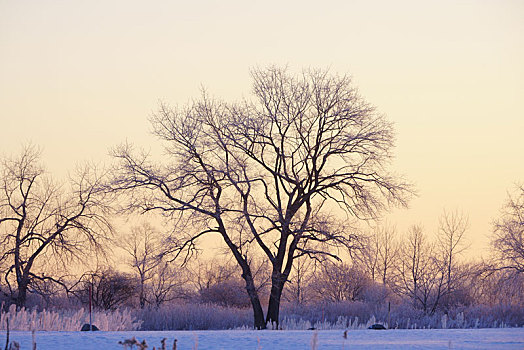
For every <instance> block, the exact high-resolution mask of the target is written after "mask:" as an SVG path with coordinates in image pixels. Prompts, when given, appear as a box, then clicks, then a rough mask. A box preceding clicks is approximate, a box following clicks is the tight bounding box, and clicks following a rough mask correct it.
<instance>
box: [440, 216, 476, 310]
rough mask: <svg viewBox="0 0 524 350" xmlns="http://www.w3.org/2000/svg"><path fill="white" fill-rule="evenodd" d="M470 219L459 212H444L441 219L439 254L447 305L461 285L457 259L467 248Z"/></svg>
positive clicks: (461, 275)
mask: <svg viewBox="0 0 524 350" xmlns="http://www.w3.org/2000/svg"><path fill="white" fill-rule="evenodd" d="M468 226H469V224H468V217H467V216H466V215H464V214H463V213H460V212H458V211H457V210H455V211H452V212H447V211H444V213H443V214H442V215H441V217H440V219H439V231H438V234H437V247H436V248H437V254H438V255H439V256H438V259H439V260H440V265H441V266H442V267H443V269H444V271H443V273H444V275H445V280H444V282H445V291H444V294H445V295H446V299H447V304H449V303H450V302H451V298H452V293H453V292H454V291H455V287H456V286H457V285H458V284H460V279H461V277H464V276H463V275H464V274H463V271H462V269H461V268H460V265H459V263H458V261H457V257H458V256H459V255H460V254H461V253H462V252H463V251H464V250H465V249H466V248H467V246H466V245H465V239H464V234H465V233H466V230H467V229H468Z"/></svg>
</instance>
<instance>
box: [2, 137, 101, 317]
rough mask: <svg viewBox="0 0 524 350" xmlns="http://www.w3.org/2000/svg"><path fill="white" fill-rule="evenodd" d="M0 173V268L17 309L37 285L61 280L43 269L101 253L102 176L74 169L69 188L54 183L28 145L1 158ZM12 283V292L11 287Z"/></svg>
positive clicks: (38, 155) (37, 154)
mask: <svg viewBox="0 0 524 350" xmlns="http://www.w3.org/2000/svg"><path fill="white" fill-rule="evenodd" d="M0 166H1V173H0V176H1V178H0V181H1V182H0V186H1V188H0V242H1V243H0V254H1V255H0V266H1V265H4V266H7V267H6V270H4V271H3V275H4V276H3V279H4V281H5V282H6V284H7V286H8V289H9V291H10V294H11V297H12V298H13V299H14V301H15V302H16V305H17V306H18V307H23V306H24V305H25V302H26V298H27V293H28V291H29V290H31V287H32V286H34V285H35V283H38V281H53V282H55V283H60V284H63V281H62V280H61V279H60V278H59V276H56V275H54V274H53V271H44V270H42V267H43V266H44V265H45V264H46V263H48V262H49V261H56V262H61V263H62V264H63V265H66V264H67V263H68V262H69V261H71V259H76V258H79V257H81V256H82V255H83V254H88V253H89V252H93V249H95V250H101V248H102V245H101V244H100V240H101V239H103V238H104V237H106V236H107V235H108V234H109V233H110V232H111V226H110V224H109V222H108V221H107V219H106V214H107V213H108V212H109V207H108V206H107V203H108V202H107V199H108V197H107V195H106V193H105V192H104V189H103V186H102V177H100V176H99V175H97V174H96V172H95V171H94V170H93V168H89V167H86V168H83V169H79V170H78V174H77V176H76V177H74V178H72V179H71V181H70V183H69V184H67V185H69V186H67V185H66V184H58V183H56V182H55V181H53V180H52V179H51V178H50V177H49V176H48V175H47V174H46V172H45V171H44V168H43V167H42V166H41V165H40V151H39V150H38V149H37V148H35V147H33V146H27V147H25V148H24V150H23V151H22V153H21V154H20V155H19V156H18V157H14V158H4V159H3V160H2V161H1V164H0ZM13 283H14V284H15V287H14V288H13Z"/></svg>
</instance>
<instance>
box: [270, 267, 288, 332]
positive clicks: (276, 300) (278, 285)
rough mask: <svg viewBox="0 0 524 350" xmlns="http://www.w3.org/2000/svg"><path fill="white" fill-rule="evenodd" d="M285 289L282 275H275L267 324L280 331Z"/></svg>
mask: <svg viewBox="0 0 524 350" xmlns="http://www.w3.org/2000/svg"><path fill="white" fill-rule="evenodd" d="M283 289H284V280H283V275H282V274H281V273H277V274H275V273H274V276H273V278H272V281H271V294H270V295H269V304H268V307H267V316H266V324H270V325H271V327H272V328H273V329H279V317H280V299H281V296H282V290H283Z"/></svg>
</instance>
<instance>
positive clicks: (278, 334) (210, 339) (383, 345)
mask: <svg viewBox="0 0 524 350" xmlns="http://www.w3.org/2000/svg"><path fill="white" fill-rule="evenodd" d="M132 336H135V337H136V338H137V339H138V340H140V341H142V340H143V339H146V340H147V343H148V345H149V347H148V349H149V350H151V349H153V346H155V347H156V348H157V349H160V340H161V339H162V338H164V337H166V338H167V339H168V340H167V349H169V350H171V349H172V346H173V340H174V339H175V338H176V339H178V342H177V350H185V349H201V350H205V349H235V350H243V349H253V350H258V349H268V350H276V349H312V348H314V347H313V346H312V343H314V342H315V340H316V343H317V347H316V348H317V349H450V348H451V349H524V328H502V329H431V330H429V329H426V330H424V329H420V330H407V329H401V330H387V331H374V330H350V331H348V336H347V339H344V337H343V331H341V330H336V331H335V330H329V331H318V332H317V331H243V330H229V331H194V332H193V331H165V332H138V331H136V332H93V333H87V332H86V333H84V332H36V343H37V349H39V350H46V349H49V350H51V349H52V350H66V349H77V350H91V349H93V350H95V349H96V350H103V349H122V348H123V347H122V346H121V345H119V344H118V341H122V340H124V339H126V338H131V337H132ZM5 338H6V334H5V332H2V334H1V335H0V348H2V349H3V347H4V345H5V340H6V339H5ZM10 340H16V341H18V342H19V343H20V344H21V349H22V350H25V349H27V350H30V349H31V332H20V331H14V332H11V334H10Z"/></svg>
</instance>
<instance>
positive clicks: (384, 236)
mask: <svg viewBox="0 0 524 350" xmlns="http://www.w3.org/2000/svg"><path fill="white" fill-rule="evenodd" d="M363 243H364V244H363V245H362V247H360V249H356V250H355V252H354V254H353V255H354V257H355V259H356V261H358V262H359V263H360V264H361V265H362V266H363V267H364V268H365V270H366V272H367V273H368V274H369V275H370V277H371V279H372V280H374V281H376V280H379V281H380V282H382V284H383V285H384V286H386V285H389V282H390V275H391V273H392V270H393V268H394V267H395V266H396V263H397V259H398V255H399V246H398V242H397V241H396V229H395V227H394V226H390V225H387V224H386V225H384V226H379V227H376V228H374V229H373V233H372V234H371V235H369V236H368V237H365V239H363Z"/></svg>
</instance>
